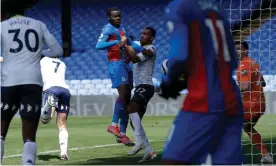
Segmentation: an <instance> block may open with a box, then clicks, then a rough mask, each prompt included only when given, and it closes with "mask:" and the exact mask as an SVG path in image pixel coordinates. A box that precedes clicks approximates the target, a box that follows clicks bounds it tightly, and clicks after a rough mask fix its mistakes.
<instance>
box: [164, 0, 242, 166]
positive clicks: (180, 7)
mask: <svg viewBox="0 0 276 166" xmlns="http://www.w3.org/2000/svg"><path fill="white" fill-rule="evenodd" d="M219 2H220V1H219V0H174V1H172V2H171V3H170V4H169V6H168V7H167V8H166V15H167V16H168V19H169V21H168V27H169V31H170V33H171V41H170V46H171V50H170V54H169V63H168V74H167V75H165V76H164V77H163V79H162V83H161V89H162V93H161V94H160V95H161V96H162V97H164V98H166V99H168V98H170V97H172V98H176V97H177V96H178V95H179V90H180V89H181V88H179V77H180V76H181V75H183V74H184V75H185V79H186V87H184V88H187V90H188V94H187V96H186V99H185V101H184V102H183V106H182V108H181V110H180V112H179V114H178V115H177V116H176V119H175V121H174V124H173V127H172V129H171V131H170V134H169V136H168V140H167V143H166V146H165V149H164V153H163V160H164V163H165V164H202V163H204V162H205V160H206V158H207V154H211V156H212V164H221V165H222V164H227V165H230V164H237V165H238V164H242V158H243V153H242V147H241V137H242V124H243V111H242V101H241V95H240V90H239V88H238V86H237V84H236V83H235V81H234V79H233V77H232V74H233V71H234V70H235V69H236V68H237V53H236V51H235V45H234V42H233V39H232V36H231V33H230V26H229V23H228V21H227V19H226V18H225V16H224V14H223V12H222V11H221V10H220V7H219ZM182 88H183V87H182Z"/></svg>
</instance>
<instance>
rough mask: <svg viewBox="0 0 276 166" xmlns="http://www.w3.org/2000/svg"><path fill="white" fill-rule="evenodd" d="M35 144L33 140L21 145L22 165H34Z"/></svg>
mask: <svg viewBox="0 0 276 166" xmlns="http://www.w3.org/2000/svg"><path fill="white" fill-rule="evenodd" d="M36 153H37V145H36V143H35V142H28V141H27V142H25V144H24V147H23V155H22V165H35V160H36Z"/></svg>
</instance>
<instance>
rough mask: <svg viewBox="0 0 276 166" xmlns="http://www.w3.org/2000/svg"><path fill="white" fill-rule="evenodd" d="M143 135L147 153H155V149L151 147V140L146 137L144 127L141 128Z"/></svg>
mask: <svg viewBox="0 0 276 166" xmlns="http://www.w3.org/2000/svg"><path fill="white" fill-rule="evenodd" d="M141 134H142V138H143V144H144V147H145V151H146V153H152V152H153V149H152V148H151V146H150V143H149V140H148V138H147V135H146V132H145V130H144V127H143V126H142V128H141Z"/></svg>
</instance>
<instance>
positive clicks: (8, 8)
mask: <svg viewBox="0 0 276 166" xmlns="http://www.w3.org/2000/svg"><path fill="white" fill-rule="evenodd" d="M37 2H38V0H2V1H1V5H2V10H1V15H2V18H4V19H6V18H9V17H12V16H14V15H17V14H19V15H24V11H25V10H26V9H27V8H31V7H33V5H35V4H36V3H37ZM15 4H16V5H15Z"/></svg>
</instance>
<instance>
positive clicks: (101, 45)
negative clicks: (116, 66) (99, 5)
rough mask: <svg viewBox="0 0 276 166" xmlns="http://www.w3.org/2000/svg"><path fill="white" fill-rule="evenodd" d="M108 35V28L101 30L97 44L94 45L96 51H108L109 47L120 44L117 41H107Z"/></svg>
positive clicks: (109, 31)
mask: <svg viewBox="0 0 276 166" xmlns="http://www.w3.org/2000/svg"><path fill="white" fill-rule="evenodd" d="M110 33H111V30H110V28H108V27H104V28H103V30H102V33H101V35H100V37H99V39H98V42H97V44H96V49H97V50H105V49H108V48H109V47H112V46H114V45H116V44H119V43H120V41H119V40H113V41H107V40H108V38H109V34H110Z"/></svg>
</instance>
